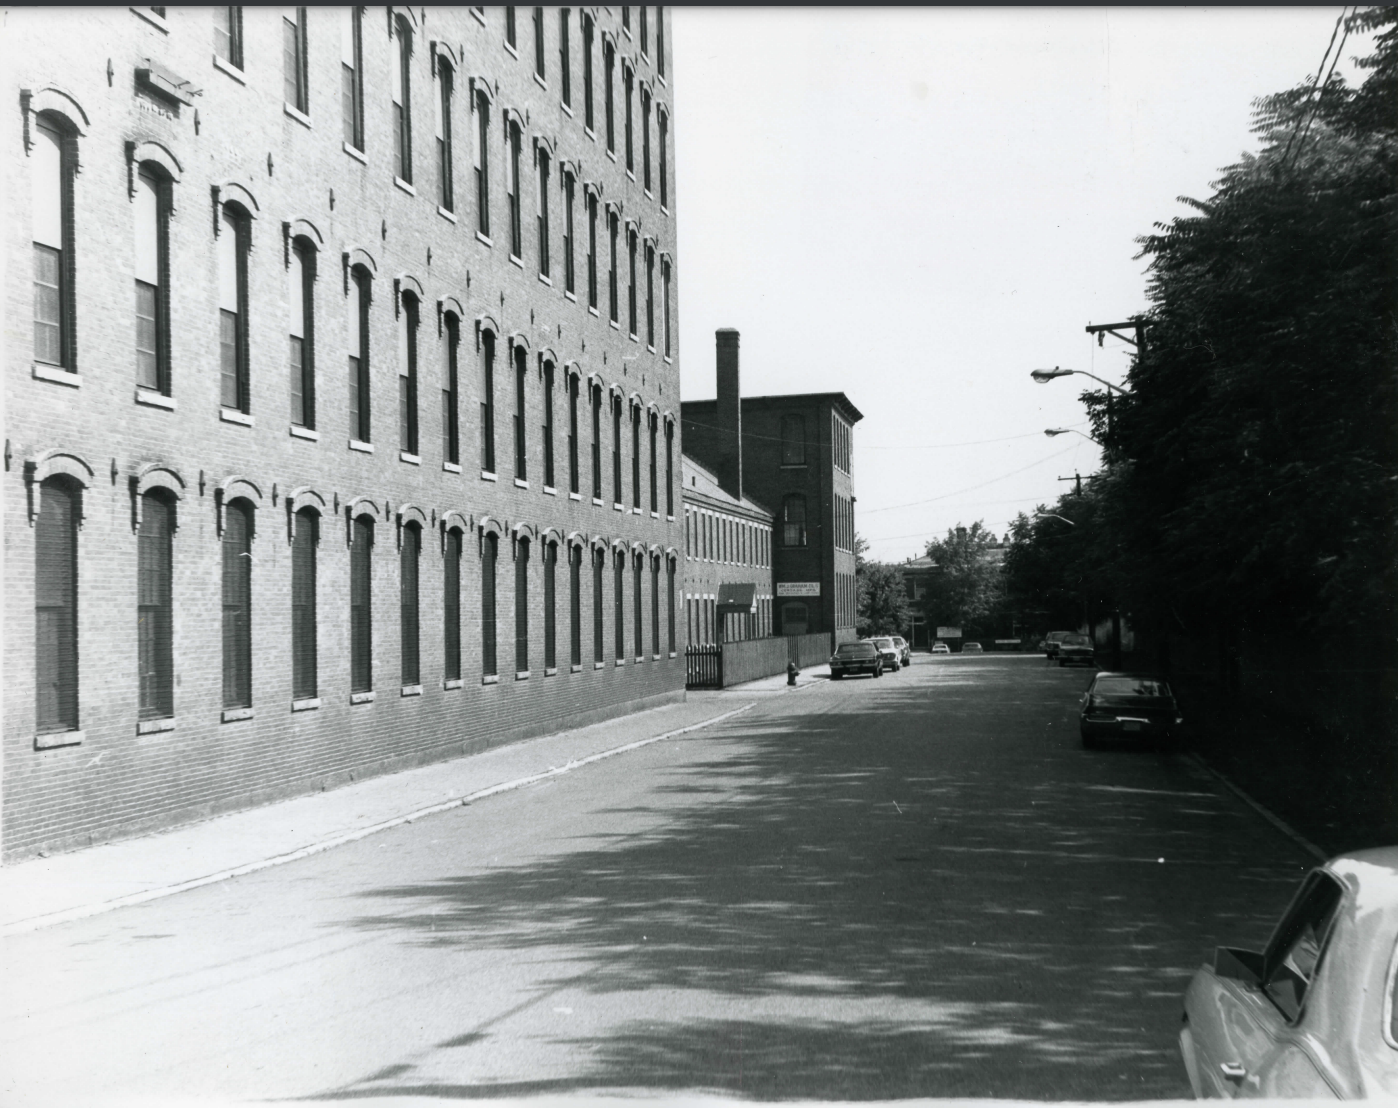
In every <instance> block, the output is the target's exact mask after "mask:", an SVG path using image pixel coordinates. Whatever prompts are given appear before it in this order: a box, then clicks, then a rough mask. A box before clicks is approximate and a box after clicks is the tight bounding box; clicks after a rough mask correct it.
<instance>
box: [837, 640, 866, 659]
mask: <svg viewBox="0 0 1398 1108" xmlns="http://www.w3.org/2000/svg"><path fill="white" fill-rule="evenodd" d="M873 652H874V647H873V644H872V643H867V642H845V643H841V644H840V648H839V649H838V650H836V651H835V653H836V654H841V655H851V654H852V655H854V656H855V657H859V656H861V655H862V656H863V657H866V658H867V657H868V656H869V655H870V654H872V653H873Z"/></svg>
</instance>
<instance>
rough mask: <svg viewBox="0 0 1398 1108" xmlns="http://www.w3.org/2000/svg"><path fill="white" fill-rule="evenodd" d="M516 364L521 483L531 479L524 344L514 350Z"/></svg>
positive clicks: (517, 468) (517, 463) (517, 457)
mask: <svg viewBox="0 0 1398 1108" xmlns="http://www.w3.org/2000/svg"><path fill="white" fill-rule="evenodd" d="M513 353H514V363H515V415H514V425H515V428H514V429H515V478H516V480H519V481H527V480H528V479H529V468H528V462H529V453H528V448H527V443H526V439H525V423H524V419H525V408H524V402H525V395H524V386H525V383H526V382H527V380H528V378H529V354H528V351H526V350H525V349H524V346H523V345H522V344H518V343H516V344H515V345H514V348H513Z"/></svg>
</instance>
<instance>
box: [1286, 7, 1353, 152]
mask: <svg viewBox="0 0 1398 1108" xmlns="http://www.w3.org/2000/svg"><path fill="white" fill-rule="evenodd" d="M1344 18H1345V9H1344V7H1341V8H1340V16H1339V18H1338V19H1336V20H1335V29H1334V30H1333V31H1331V32H1330V41H1329V42H1328V43H1327V44H1326V46H1325V53H1324V54H1322V55H1321V58H1320V65H1319V66H1317V67H1316V71H1315V80H1314V81H1312V82H1311V91H1310V93H1309V94H1308V95H1307V97H1306V99H1307V101H1309V100H1310V99H1311V97H1312V96H1314V95H1315V91H1316V88H1317V87H1319V86H1320V75H1321V74H1322V73H1324V72H1325V62H1326V59H1328V58H1329V57H1330V49H1331V47H1333V46H1334V45H1335V36H1336V35H1338V34H1339V33H1340V24H1341V23H1343V22H1344ZM1345 35H1346V37H1348V35H1349V29H1348V28H1346V29H1345ZM1340 46H1341V48H1342V49H1343V47H1344V41H1343V40H1341V42H1340ZM1335 57H1336V59H1338V58H1339V54H1338V53H1337V54H1336V55H1335ZM1334 71H1335V66H1334V63H1331V66H1330V72H1331V73H1333V72H1334ZM1326 80H1327V81H1328V80H1329V78H1328V77H1327V78H1326ZM1322 95H1324V92H1323V91H1322ZM1307 107H1309V103H1308V104H1307V105H1305V106H1303V107H1302V109H1301V116H1300V118H1299V119H1297V120H1296V126H1295V127H1293V128H1292V129H1291V137H1290V138H1289V139H1287V140H1286V149H1285V150H1284V151H1282V157H1281V160H1282V165H1285V164H1286V159H1287V158H1288V157H1290V155H1291V144H1292V143H1294V142H1295V141H1296V136H1297V135H1298V134H1299V133H1300V131H1301V124H1302V123H1303V122H1305V121H1306V117H1307V114H1308V113H1307V110H1306V109H1307ZM1309 129H1310V125H1309V124H1307V130H1309ZM1298 153H1299V151H1298Z"/></svg>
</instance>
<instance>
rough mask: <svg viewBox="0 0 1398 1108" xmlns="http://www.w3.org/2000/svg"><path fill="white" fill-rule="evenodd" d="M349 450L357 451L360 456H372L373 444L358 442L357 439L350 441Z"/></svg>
mask: <svg viewBox="0 0 1398 1108" xmlns="http://www.w3.org/2000/svg"><path fill="white" fill-rule="evenodd" d="M349 448H350V449H351V450H357V451H359V453H361V454H372V453H373V452H374V444H373V443H372V442H360V441H359V440H358V439H350V440H349Z"/></svg>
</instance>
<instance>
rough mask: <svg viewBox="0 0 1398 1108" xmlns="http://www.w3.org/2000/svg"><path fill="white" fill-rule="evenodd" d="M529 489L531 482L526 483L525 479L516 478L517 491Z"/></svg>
mask: <svg viewBox="0 0 1398 1108" xmlns="http://www.w3.org/2000/svg"><path fill="white" fill-rule="evenodd" d="M528 487H529V482H528V481H526V480H525V479H524V478H523V477H516V478H515V488H517V489H527V488H528Z"/></svg>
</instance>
